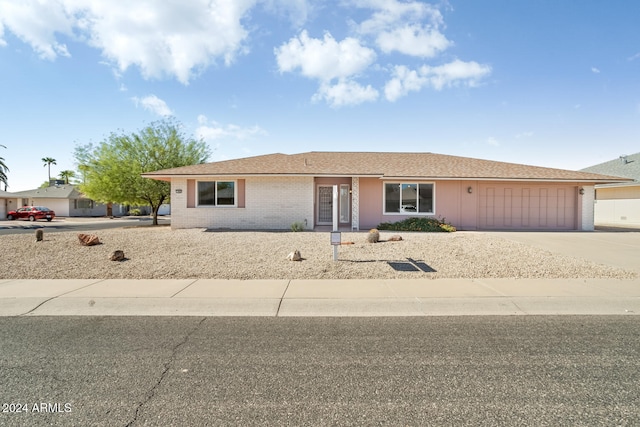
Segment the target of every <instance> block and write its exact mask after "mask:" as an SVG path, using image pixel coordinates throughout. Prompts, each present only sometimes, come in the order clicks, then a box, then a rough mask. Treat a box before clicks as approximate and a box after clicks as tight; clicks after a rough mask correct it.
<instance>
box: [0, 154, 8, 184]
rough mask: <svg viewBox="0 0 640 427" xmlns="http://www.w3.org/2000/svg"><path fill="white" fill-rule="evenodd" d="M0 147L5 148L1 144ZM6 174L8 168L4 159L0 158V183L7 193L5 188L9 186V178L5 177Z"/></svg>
mask: <svg viewBox="0 0 640 427" xmlns="http://www.w3.org/2000/svg"><path fill="white" fill-rule="evenodd" d="M0 147H2V148H7V147H5V146H4V145H2V144H0ZM7 172H9V168H8V167H7V164H6V163H5V160H4V157H0V182H1V183H3V184H4V191H7V187H8V186H9V177H8V176H7Z"/></svg>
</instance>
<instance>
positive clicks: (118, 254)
mask: <svg viewBox="0 0 640 427" xmlns="http://www.w3.org/2000/svg"><path fill="white" fill-rule="evenodd" d="M125 259H126V258H125V257H124V252H123V251H121V250H117V251H114V252H113V253H112V254H111V261H124V260H125Z"/></svg>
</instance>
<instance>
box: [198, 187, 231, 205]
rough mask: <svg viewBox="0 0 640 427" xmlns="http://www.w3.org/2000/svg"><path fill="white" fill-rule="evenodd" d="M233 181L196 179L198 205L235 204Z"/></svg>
mask: <svg viewBox="0 0 640 427" xmlns="http://www.w3.org/2000/svg"><path fill="white" fill-rule="evenodd" d="M235 204H236V183H235V181H198V206H235Z"/></svg>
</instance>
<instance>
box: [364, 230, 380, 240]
mask: <svg viewBox="0 0 640 427" xmlns="http://www.w3.org/2000/svg"><path fill="white" fill-rule="evenodd" d="M378 241H380V232H379V231H378V230H377V229H375V228H372V229H371V230H369V234H367V242H369V243H378Z"/></svg>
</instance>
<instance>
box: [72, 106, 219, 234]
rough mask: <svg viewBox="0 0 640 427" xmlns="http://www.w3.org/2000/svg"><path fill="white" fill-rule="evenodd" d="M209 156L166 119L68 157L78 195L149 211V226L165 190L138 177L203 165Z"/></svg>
mask: <svg viewBox="0 0 640 427" xmlns="http://www.w3.org/2000/svg"><path fill="white" fill-rule="evenodd" d="M209 155H210V150H209V148H208V147H207V145H206V144H205V143H204V141H202V140H195V139H193V138H192V137H187V136H186V135H184V133H183V132H182V130H181V126H180V125H179V124H177V123H176V122H175V121H174V120H172V119H165V120H161V121H157V122H153V123H151V124H150V125H149V126H147V127H146V128H144V129H143V130H141V131H139V132H138V133H132V134H125V133H111V135H110V136H109V137H108V138H107V139H106V140H105V141H103V142H101V143H100V144H98V145H96V146H94V145H93V144H88V145H84V146H80V147H76V149H75V151H74V157H75V159H76V163H77V164H78V169H79V170H80V171H81V172H82V176H83V183H82V184H80V191H82V192H83V193H84V194H86V195H87V196H88V197H90V198H92V199H93V200H96V201H98V202H101V203H107V204H108V203H120V204H125V205H148V206H151V209H152V212H153V224H154V225H157V224H158V209H159V208H160V205H162V204H163V203H168V202H169V196H170V190H171V188H170V184H169V183H168V182H165V181H157V180H153V179H147V178H143V177H142V176H141V174H143V173H145V172H152V171H156V170H161V169H168V168H174V167H179V166H188V165H193V164H197V163H204V162H205V161H206V160H207V159H208V157H209Z"/></svg>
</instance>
